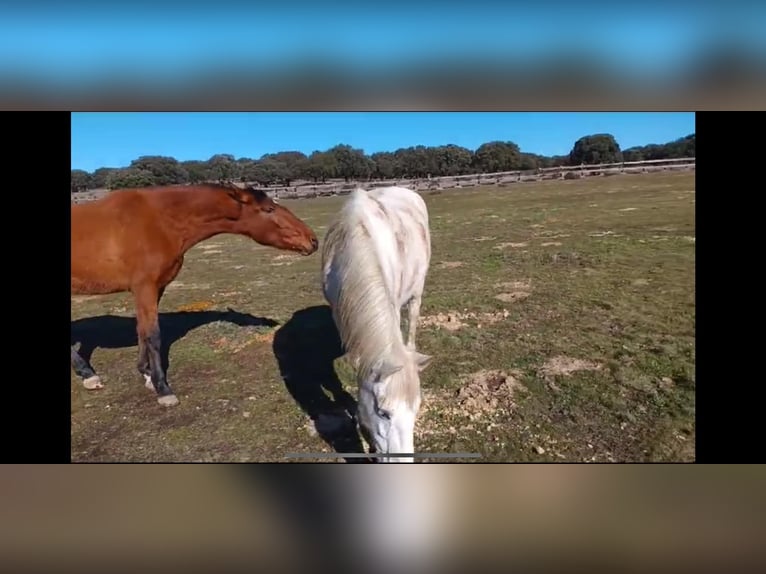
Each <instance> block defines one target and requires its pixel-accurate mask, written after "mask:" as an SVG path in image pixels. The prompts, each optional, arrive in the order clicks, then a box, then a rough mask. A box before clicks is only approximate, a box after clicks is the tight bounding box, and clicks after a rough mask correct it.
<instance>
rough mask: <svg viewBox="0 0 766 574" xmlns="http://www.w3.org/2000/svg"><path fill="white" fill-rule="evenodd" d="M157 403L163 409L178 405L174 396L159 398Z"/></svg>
mask: <svg viewBox="0 0 766 574" xmlns="http://www.w3.org/2000/svg"><path fill="white" fill-rule="evenodd" d="M157 402H158V403H160V404H161V405H162V406H163V407H174V406H176V405H177V404H178V399H177V398H176V396H175V395H165V396H164V397H159V398H158V399H157Z"/></svg>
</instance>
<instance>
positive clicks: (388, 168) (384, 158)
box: [370, 151, 397, 179]
mask: <svg viewBox="0 0 766 574" xmlns="http://www.w3.org/2000/svg"><path fill="white" fill-rule="evenodd" d="M370 159H371V160H372V163H373V165H374V167H373V170H372V176H373V177H375V178H377V179H393V178H394V177H396V173H397V170H396V157H394V154H393V153H392V152H388V151H381V152H376V153H374V154H372V155H371V156H370Z"/></svg>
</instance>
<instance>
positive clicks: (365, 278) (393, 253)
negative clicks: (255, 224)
mask: <svg viewBox="0 0 766 574" xmlns="http://www.w3.org/2000/svg"><path fill="white" fill-rule="evenodd" d="M430 260H431V236H430V231H429V228H428V210H427V209H426V205H425V202H424V201H423V198H422V197H420V195H418V194H417V193H415V192H414V191H411V190H409V189H405V188H401V187H385V188H378V189H375V190H372V191H369V192H368V191H365V190H363V189H357V190H356V191H354V192H353V193H352V194H351V195H350V197H349V199H348V200H347V201H346V203H345V205H344V206H343V208H342V209H341V211H340V213H339V214H338V217H337V218H336V220H335V222H334V223H333V224H332V225H331V226H330V227H329V229H328V230H327V234H326V236H325V240H324V242H323V246H322V289H323V292H324V296H325V299H327V302H328V303H329V304H330V307H331V308H332V313H333V319H334V321H335V324H336V326H337V328H338V332H339V333H340V337H341V341H342V342H343V346H344V349H345V352H346V356H347V357H348V358H349V359H351V362H352V364H353V365H354V367H355V369H356V379H357V385H358V387H359V400H358V402H359V404H358V412H357V414H358V420H359V422H360V424H361V426H362V427H363V430H365V431H366V432H367V435H368V440H369V441H370V442H372V446H373V447H374V449H375V451H376V452H377V453H381V454H387V453H394V454H396V453H400V454H404V453H406V454H412V453H414V431H415V419H416V418H417V414H418V411H419V410H420V402H421V397H420V372H421V371H422V370H423V369H424V368H426V366H427V365H428V363H429V362H430V361H431V357H430V356H428V355H423V354H421V353H419V352H418V351H417V350H416V349H415V331H416V329H417V324H418V317H419V316H420V303H421V297H422V294H423V286H424V284H425V279H426V275H427V273H428V266H429V263H430ZM404 305H407V309H408V321H407V322H408V329H407V334H408V336H407V341H406V343H405V342H404V340H403V337H402V330H401V312H402V307H403V306H404ZM381 460H383V461H394V462H412V461H413V459H412V458H410V457H407V458H404V457H386V458H382V459H381Z"/></svg>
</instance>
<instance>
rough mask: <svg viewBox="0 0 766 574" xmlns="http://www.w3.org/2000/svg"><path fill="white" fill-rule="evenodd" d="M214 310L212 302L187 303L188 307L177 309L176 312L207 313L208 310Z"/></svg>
mask: <svg viewBox="0 0 766 574" xmlns="http://www.w3.org/2000/svg"><path fill="white" fill-rule="evenodd" d="M212 308H213V302H212V301H194V302H192V303H187V304H186V305H181V306H179V307H176V311H207V310H208V309H212Z"/></svg>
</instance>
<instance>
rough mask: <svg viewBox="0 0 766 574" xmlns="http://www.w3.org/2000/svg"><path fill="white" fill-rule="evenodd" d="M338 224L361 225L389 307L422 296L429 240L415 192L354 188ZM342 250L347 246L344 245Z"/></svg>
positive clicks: (424, 215)
mask: <svg viewBox="0 0 766 574" xmlns="http://www.w3.org/2000/svg"><path fill="white" fill-rule="evenodd" d="M342 221H355V222H356V224H359V225H362V226H363V229H364V232H365V233H366V234H368V235H369V237H370V238H371V239H372V243H373V245H374V246H375V250H374V256H375V257H376V259H377V261H378V263H379V265H380V270H381V272H382V273H383V277H384V279H385V283H386V289H387V290H388V292H389V294H390V296H391V302H392V304H394V305H396V306H397V307H401V306H402V305H404V304H406V303H407V301H409V300H410V299H412V297H415V296H419V295H420V294H421V293H422V291H423V287H424V284H425V279H426V274H427V271H428V266H429V264H430V259H431V237H430V232H429V222H428V210H427V209H426V204H425V202H424V201H423V198H422V197H420V195H419V194H418V193H416V192H414V191H412V190H409V189H406V188H402V187H384V188H377V189H374V190H372V191H365V190H362V189H358V190H356V191H354V192H353V193H352V194H351V196H350V197H349V200H348V201H347V203H346V205H345V206H344V208H343V210H342V212H341V216H340V218H339V222H342ZM345 248H351V247H349V244H346V247H345ZM359 256H360V257H362V256H363V255H359ZM325 271H327V272H330V273H331V272H332V270H331V269H325ZM331 282H332V280H331Z"/></svg>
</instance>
